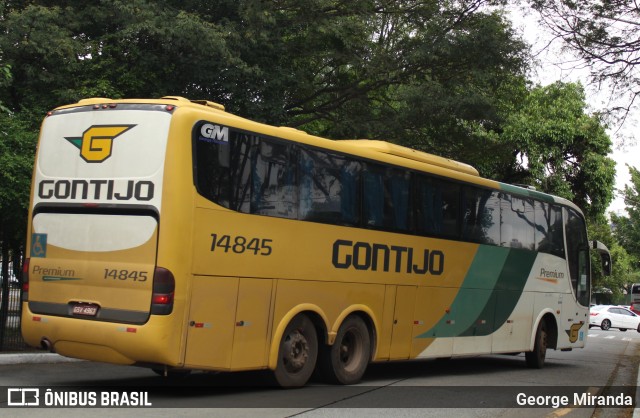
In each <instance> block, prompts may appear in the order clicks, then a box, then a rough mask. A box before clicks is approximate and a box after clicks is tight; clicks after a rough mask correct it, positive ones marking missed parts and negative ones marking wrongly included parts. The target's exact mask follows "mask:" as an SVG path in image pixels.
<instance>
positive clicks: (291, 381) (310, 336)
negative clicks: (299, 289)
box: [273, 314, 318, 388]
mask: <svg viewBox="0 0 640 418" xmlns="http://www.w3.org/2000/svg"><path fill="white" fill-rule="evenodd" d="M317 359H318V335H317V333H316V329H315V327H314V326H313V323H312V322H311V320H310V319H309V318H308V317H307V316H306V315H304V314H300V315H298V316H296V317H294V318H293V319H292V320H291V322H289V325H287V328H286V329H285V330H284V334H282V339H281V340H280V347H279V349H278V364H277V365H276V369H275V370H274V372H273V374H274V377H275V379H276V382H277V384H278V385H280V386H282V387H287V388H289V387H299V386H304V384H305V383H307V381H308V380H309V377H311V374H312V373H313V370H314V369H315V367H316V360H317Z"/></svg>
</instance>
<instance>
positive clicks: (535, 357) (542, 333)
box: [524, 319, 549, 369]
mask: <svg viewBox="0 0 640 418" xmlns="http://www.w3.org/2000/svg"><path fill="white" fill-rule="evenodd" d="M535 338H536V339H535V342H534V343H533V351H528V352H526V353H524V355H525V358H526V359H527V366H529V367H530V368H532V369H541V368H543V367H544V360H545V358H546V356H547V345H548V342H549V339H548V334H547V322H546V321H545V320H544V319H543V320H541V321H540V323H539V324H538V329H537V331H536V337H535Z"/></svg>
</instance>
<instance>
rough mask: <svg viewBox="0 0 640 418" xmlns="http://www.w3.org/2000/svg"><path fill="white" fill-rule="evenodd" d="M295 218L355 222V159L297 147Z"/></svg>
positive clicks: (356, 192)
mask: <svg viewBox="0 0 640 418" xmlns="http://www.w3.org/2000/svg"><path fill="white" fill-rule="evenodd" d="M298 161H299V176H300V209H299V210H300V213H299V218H300V219H305V220H309V221H316V222H327V223H335V224H344V225H356V224H357V223H358V222H359V200H360V199H359V192H358V189H359V188H358V183H359V176H360V167H361V164H360V163H359V162H356V161H353V160H350V159H347V158H345V157H342V156H339V155H336V154H330V153H326V152H320V151H313V150H306V149H301V150H300V156H299V160H298Z"/></svg>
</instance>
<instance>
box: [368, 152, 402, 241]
mask: <svg viewBox="0 0 640 418" xmlns="http://www.w3.org/2000/svg"><path fill="white" fill-rule="evenodd" d="M362 177H363V187H364V191H363V202H362V203H363V217H364V223H365V225H366V226H371V227H377V228H384V229H390V230H398V231H407V230H408V229H409V226H410V225H409V221H410V216H409V215H410V210H409V209H410V205H409V204H410V200H409V190H410V185H411V182H410V174H409V172H408V171H405V170H400V169H395V168H392V167H385V166H381V165H377V164H366V167H365V169H364V170H363V173H362Z"/></svg>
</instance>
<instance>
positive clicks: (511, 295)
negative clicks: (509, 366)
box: [460, 250, 537, 336]
mask: <svg viewBox="0 0 640 418" xmlns="http://www.w3.org/2000/svg"><path fill="white" fill-rule="evenodd" d="M536 256H537V254H536V253H535V252H533V251H526V250H510V251H509V256H508V257H507V260H506V262H505V263H504V267H503V269H502V272H500V277H499V278H498V282H497V283H496V286H495V288H494V289H493V292H492V294H491V303H487V304H486V306H485V308H484V310H483V311H482V312H481V313H480V315H479V316H478V317H477V319H476V323H475V324H473V325H472V326H470V327H469V328H468V329H466V330H465V331H464V332H462V333H461V334H460V336H471V335H478V336H480V335H489V334H491V333H492V332H494V331H496V330H497V329H498V328H500V327H501V326H502V325H504V323H505V322H506V321H507V319H509V316H510V315H511V313H512V312H513V310H514V309H515V307H516V304H517V303H518V301H519V300H520V296H522V292H523V290H524V286H525V284H526V283H527V278H528V277H529V274H530V273H531V267H532V266H533V263H534V262H535V260H536ZM483 321H484V322H483Z"/></svg>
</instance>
